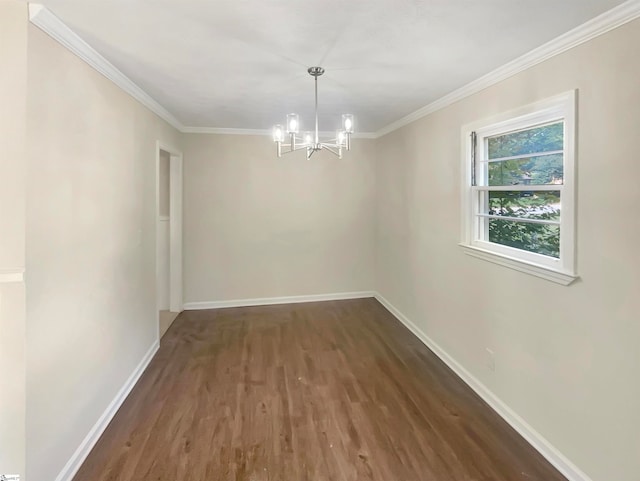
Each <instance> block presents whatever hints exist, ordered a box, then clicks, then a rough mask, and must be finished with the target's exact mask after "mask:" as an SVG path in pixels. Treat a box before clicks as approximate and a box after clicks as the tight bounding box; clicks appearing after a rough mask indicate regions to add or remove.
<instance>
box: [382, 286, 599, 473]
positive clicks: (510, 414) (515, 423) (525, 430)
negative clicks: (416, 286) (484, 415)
mask: <svg viewBox="0 0 640 481" xmlns="http://www.w3.org/2000/svg"><path fill="white" fill-rule="evenodd" d="M375 298H376V299H377V300H378V302H380V304H382V305H383V306H384V307H385V308H386V309H387V310H388V311H389V312H390V313H391V314H393V316H394V317H396V319H398V320H399V321H400V322H401V323H402V324H404V325H405V327H407V329H409V330H410V331H411V332H412V333H413V334H414V335H415V336H416V337H417V338H418V339H420V341H422V343H423V344H424V345H425V346H427V347H428V348H429V349H430V350H431V351H432V352H433V353H434V354H435V355H436V356H438V357H439V358H440V359H441V360H442V362H444V363H445V364H446V365H447V366H448V367H449V368H450V369H451V370H452V371H453V372H454V373H455V374H456V375H457V376H458V377H459V378H460V379H462V380H463V381H464V382H465V383H466V384H467V385H468V386H469V387H470V388H471V389H473V391H475V393H476V394H478V396H480V397H481V398H482V399H483V400H484V401H485V402H486V403H487V404H488V405H489V407H490V408H491V409H493V410H494V411H495V412H496V413H497V414H498V415H499V416H500V417H501V418H502V419H504V420H505V421H506V422H507V423H508V424H509V425H510V426H511V427H512V428H513V429H515V430H516V431H517V432H518V434H520V436H522V437H523V438H524V439H525V440H526V441H527V442H528V443H529V444H530V445H531V446H532V447H533V448H534V449H535V450H536V451H538V452H539V453H540V454H541V455H542V456H543V457H544V458H545V459H546V460H547V461H549V463H551V464H552V465H553V466H554V467H555V468H556V469H557V470H558V471H560V473H562V475H563V476H565V477H566V478H567V479H568V480H569V481H592V479H591V478H590V477H589V476H587V475H586V474H585V473H584V472H583V471H582V470H581V469H580V468H578V467H577V466H576V465H575V464H573V463H572V462H571V461H570V460H569V459H568V458H567V457H566V456H564V455H563V454H562V453H561V452H560V451H559V450H558V449H557V448H556V447H554V446H553V445H552V444H551V443H550V442H549V441H547V440H546V439H545V438H544V437H543V436H542V435H541V434H540V433H539V432H537V431H536V430H535V429H533V428H532V427H531V426H530V425H529V424H528V423H527V422H526V421H525V420H524V419H522V418H521V417H520V416H519V415H518V414H517V413H516V412H515V411H514V410H513V409H511V408H510V407H509V406H508V405H507V404H506V403H505V402H504V401H502V400H501V399H500V398H499V397H498V396H496V395H495V394H494V393H493V392H492V391H491V390H490V389H489V388H488V387H487V386H485V385H484V384H482V382H480V381H479V380H478V379H477V378H476V377H475V376H474V375H473V374H471V373H470V372H469V371H467V370H466V369H465V368H464V367H463V366H462V364H460V363H459V362H458V361H456V360H455V359H454V358H453V357H452V356H451V355H450V354H449V353H447V351H445V350H444V349H443V348H441V347H440V346H439V345H438V344H436V342H435V341H433V339H431V338H430V337H429V336H427V335H426V334H425V333H424V332H423V331H422V330H421V329H420V328H419V327H418V326H417V325H415V324H414V323H413V322H411V320H409V318H408V317H406V316H405V315H404V314H402V312H400V311H399V310H398V309H397V308H396V307H395V306H394V305H393V304H391V303H390V302H389V301H388V300H387V299H385V298H384V297H383V296H382V295H381V294H380V293H379V292H376V293H375Z"/></svg>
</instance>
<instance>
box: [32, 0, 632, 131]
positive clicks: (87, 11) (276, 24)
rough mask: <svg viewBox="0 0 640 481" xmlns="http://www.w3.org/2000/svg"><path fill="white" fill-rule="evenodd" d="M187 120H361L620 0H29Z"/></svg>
mask: <svg viewBox="0 0 640 481" xmlns="http://www.w3.org/2000/svg"><path fill="white" fill-rule="evenodd" d="M40 1H41V3H42V4H44V5H45V6H46V7H47V8H49V9H50V10H51V11H52V12H53V13H54V14H55V15H57V16H58V17H59V18H60V19H61V20H62V21H63V22H65V23H66V24H67V25H68V26H69V27H71V29H73V30H74V31H75V32H76V33H77V34H78V35H79V36H80V37H82V38H83V39H84V40H85V41H86V42H88V43H89V44H90V45H91V46H92V47H93V48H94V49H95V50H97V51H98V52H99V53H100V54H102V55H103V56H104V57H105V58H106V59H108V60H109V61H110V62H111V63H113V64H114V65H115V66H116V67H117V68H119V69H120V70H121V71H122V72H123V73H124V74H125V75H127V76H128V77H129V78H130V79H131V80H133V81H134V82H135V83H136V84H138V85H139V86H140V87H141V88H142V89H143V90H145V91H146V92H147V93H148V94H149V95H150V96H151V97H153V98H154V99H155V100H156V101H158V102H159V103H160V104H162V105H163V106H164V107H165V108H166V109H168V110H169V111H170V112H171V113H172V114H173V115H174V116H175V117H177V118H178V119H179V120H180V122H181V123H182V124H184V125H186V126H192V127H209V128H239V129H267V128H270V127H271V126H272V125H273V124H274V123H284V116H285V114H286V113H288V112H297V113H299V114H300V115H301V121H302V122H303V124H304V125H303V128H304V127H306V128H312V121H313V79H312V78H311V77H310V76H309V75H308V74H307V72H306V69H307V67H309V66H313V65H320V66H323V67H324V68H325V69H326V73H325V75H324V76H322V77H320V80H319V98H320V128H321V130H326V131H331V130H334V129H335V128H337V127H339V123H340V114H342V113H347V112H348V113H353V114H355V115H356V119H357V126H356V127H357V130H358V131H360V132H374V131H377V130H379V129H381V128H383V127H384V126H386V125H388V124H390V123H391V122H393V121H396V120H398V119H399V118H401V117H404V116H405V115H408V114H410V113H411V112H413V111H415V110H417V109H419V108H421V107H423V106H425V105H427V104H429V103H431V102H433V101H435V100H437V99H439V98H440V97H442V96H444V95H446V94H447V93H449V92H451V91H453V90H455V89H457V88H459V87H461V86H463V85H465V84H467V83H469V82H471V81H473V80H475V79H477V78H478V77H480V76H482V75H484V74H486V73H488V72H490V71H492V70H494V69H495V68H497V67H499V66H501V65H503V64H505V63H507V62H509V61H511V60H513V59H515V58H517V57H519V56H520V55H522V54H524V53H526V52H528V51H530V50H532V49H534V48H536V47H538V46H540V45H542V44H544V43H545V42H547V41H549V40H552V39H553V38H555V37H557V36H559V35H561V34H562V33H565V32H567V31H568V30H571V29H572V28H575V27H577V26H578V25H581V24H582V23H584V22H586V21H587V20H589V19H591V18H593V17H595V16H597V15H599V14H601V13H603V12H605V11H607V10H609V9H611V8H613V7H615V6H616V5H619V4H621V3H623V1H622V0H562V1H560V0H535V1H532V0H482V1H480V0H351V1H345V0H306V1H302V0H180V1H178V0H155V1H153V2H151V1H148V0H146V1H143V0H109V1H105V0H99V1H97V0H40Z"/></svg>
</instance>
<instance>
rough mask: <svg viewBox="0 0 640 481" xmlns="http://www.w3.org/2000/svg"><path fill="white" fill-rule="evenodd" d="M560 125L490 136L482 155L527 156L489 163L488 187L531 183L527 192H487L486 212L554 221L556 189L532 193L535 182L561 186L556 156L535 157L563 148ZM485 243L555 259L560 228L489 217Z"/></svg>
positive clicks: (559, 156)
mask: <svg viewBox="0 0 640 481" xmlns="http://www.w3.org/2000/svg"><path fill="white" fill-rule="evenodd" d="M563 145H564V142H563V123H562V122H558V123H554V124H549V125H544V126H541V127H536V128H532V129H527V130H522V131H518V132H512V133H509V134H504V135H499V136H495V137H491V138H489V139H488V140H487V148H488V159H489V160H491V159H499V158H502V157H510V156H517V155H526V154H538V155H536V156H532V157H524V158H519V159H510V160H504V161H496V162H490V163H489V164H488V169H487V170H488V185H489V186H508V185H531V186H532V191H524V192H523V191H490V192H489V193H488V196H489V198H488V205H489V212H488V213H489V214H492V215H497V216H505V217H515V218H526V219H537V220H547V221H556V222H558V221H559V220H560V192H559V191H536V190H535V187H533V186H536V185H549V184H552V185H553V184H556V185H558V184H562V179H563V161H562V154H547V155H539V154H540V153H544V152H550V151H557V150H562V149H563ZM488 223H489V241H490V242H495V243H497V244H502V245H506V246H510V247H515V248H517V249H522V250H526V251H529V252H535V253H538V254H543V255H547V256H551V257H560V228H559V226H558V225H555V224H536V223H530V222H520V221H516V220H507V219H505V220H502V219H489V221H488Z"/></svg>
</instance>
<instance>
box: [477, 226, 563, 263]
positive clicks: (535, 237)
mask: <svg viewBox="0 0 640 481" xmlns="http://www.w3.org/2000/svg"><path fill="white" fill-rule="evenodd" d="M489 242H495V243H496V244H502V245H505V246H509V247H515V248H516V249H522V250H525V251H529V252H535V253H536V254H542V255H545V256H550V257H556V258H559V257H560V226H557V225H544V224H531V223H529V222H516V221H511V220H502V219H489Z"/></svg>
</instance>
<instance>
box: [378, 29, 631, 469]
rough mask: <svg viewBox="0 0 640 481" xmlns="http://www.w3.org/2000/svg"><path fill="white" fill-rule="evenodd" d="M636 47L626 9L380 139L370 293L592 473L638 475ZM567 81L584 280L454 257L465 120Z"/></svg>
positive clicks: (556, 89)
mask: <svg viewBox="0 0 640 481" xmlns="http://www.w3.org/2000/svg"><path fill="white" fill-rule="evenodd" d="M639 45H640V21H638V20H636V21H634V22H632V23H629V24H627V25H625V26H623V27H620V28H618V29H616V30H614V31H612V32H610V33H607V34H605V35H604V36H601V37H598V38H596V39H595V40H592V41H590V42H588V43H586V44H583V45H581V46H579V47H577V48H575V49H573V50H570V51H568V52H566V53H564V54H562V55H559V56H557V57H554V58H552V59H550V60H548V61H546V62H544V63H542V64H540V65H538V66H536V67H534V68H531V69H529V70H527V71H525V72H522V73H520V74H519V75H516V76H515V77H512V78H510V79H508V80H506V81H503V82H501V83H499V84H497V85H495V86H493V87H490V88H488V89H486V90H484V91H482V92H480V93H478V94H476V95H473V96H472V97H469V98H467V99H465V100H463V101H460V102H458V103H456V104H454V105H452V106H450V107H448V108H445V109H443V110H440V111H438V112H436V113H434V114H432V115H430V116H428V117H425V118H423V119H421V120H419V121H416V122H414V123H412V124H410V125H408V126H406V127H404V128H402V129H400V130H398V131H396V132H393V133H391V134H389V135H387V136H385V137H383V138H381V139H379V141H378V148H379V156H378V163H377V183H378V197H377V212H378V224H377V255H376V262H377V289H378V291H379V292H380V293H381V294H382V295H383V296H384V297H386V298H387V299H388V300H389V301H390V302H391V303H392V304H394V305H395V306H396V307H397V308H398V309H399V310H400V311H401V312H403V313H404V314H405V315H406V316H407V317H408V318H409V319H411V320H412V321H413V322H414V323H416V324H417V325H418V326H419V327H420V328H421V329H422V330H423V331H424V332H425V333H426V334H427V335H428V336H430V337H431V338H432V339H433V340H434V341H435V342H436V343H438V344H439V345H440V346H441V347H442V348H444V349H445V350H446V351H447V352H448V353H449V354H450V355H451V356H453V358H455V359H456V360H457V361H459V362H460V363H461V364H462V365H463V366H464V367H465V368H466V369H467V370H468V371H470V372H471V373H472V374H473V375H474V376H475V377H477V378H478V379H479V380H480V381H481V382H482V383H484V384H485V385H486V386H488V387H489V388H490V389H491V390H492V391H493V392H494V393H495V394H497V395H498V397H499V398H501V399H502V400H503V401H504V402H506V403H507V405H508V406H510V407H511V408H512V409H513V410H514V411H515V412H516V413H518V414H519V415H520V416H522V417H523V418H524V419H525V420H526V421H527V422H528V423H529V424H530V425H531V426H533V428H534V429H536V430H538V431H539V432H540V433H541V434H542V435H543V436H545V437H546V438H547V439H548V440H549V441H550V442H551V443H552V444H553V445H554V446H555V447H556V448H558V449H559V450H560V451H561V452H562V453H563V454H564V455H566V456H567V457H568V458H569V459H570V460H572V461H573V462H574V463H575V464H576V465H577V466H579V467H580V468H581V469H582V470H584V471H585V472H586V473H587V474H588V475H589V476H591V478H592V479H593V480H594V481H611V480H615V481H638V479H639V476H640V474H639V473H640V409H638V406H639V404H638V402H639V400H640V368H639V366H640V348H639V347H638V346H639V342H640V317H639V314H638V312H639V311H640V297H639V296H638V293H639V292H640V251H639V250H638V245H639V243H638V239H639V238H640V214H639V213H638V212H639V210H638V209H639V207H638V206H639V205H640V189H639V188H638V179H640V162H639V161H638V127H639V126H640V87H639V85H640V50H639V49H638V46H639ZM576 88H577V89H579V101H578V105H579V107H578V108H579V115H578V119H579V120H578V133H579V140H578V142H579V153H578V158H577V165H578V184H577V186H578V204H577V205H578V232H577V238H578V250H577V252H578V271H579V274H580V276H581V278H580V280H578V281H577V282H575V283H574V284H573V285H571V286H569V287H563V286H560V285H557V284H553V283H551V282H549V281H545V280H542V279H539V278H536V277H531V276H529V275H527V274H523V273H520V272H516V271H513V270H509V269H507V268H505V267H501V266H497V265H494V264H490V263H487V262H485V261H482V260H479V259H475V258H472V257H468V256H466V255H465V254H464V253H463V252H462V250H461V249H460V248H459V247H458V246H457V243H458V242H459V241H460V225H461V219H460V178H461V172H460V158H461V145H460V137H461V127H462V125H464V124H465V123H468V122H470V121H474V120H477V119H481V118H483V117H487V116H490V115H492V114H496V113H499V112H502V111H507V110H509V109H512V108H516V107H519V106H521V105H524V104H527V103H531V102H533V101H536V100H540V99H544V98H546V97H550V96H552V95H555V94H558V93H561V92H564V91H567V90H570V89H576ZM486 348H490V349H492V350H493V351H494V352H495V362H496V370H495V373H493V372H491V371H490V370H489V369H488V368H487V367H486V359H485V352H486V351H485V349H486Z"/></svg>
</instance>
